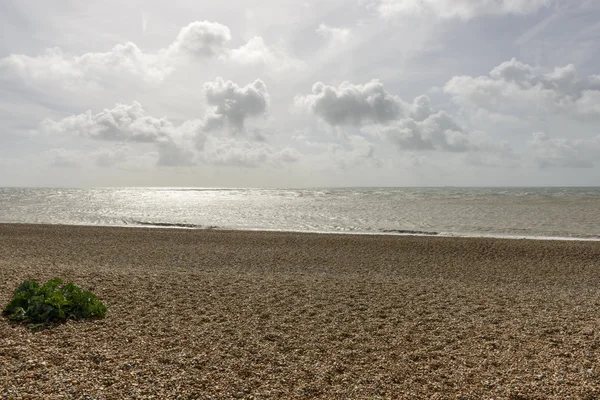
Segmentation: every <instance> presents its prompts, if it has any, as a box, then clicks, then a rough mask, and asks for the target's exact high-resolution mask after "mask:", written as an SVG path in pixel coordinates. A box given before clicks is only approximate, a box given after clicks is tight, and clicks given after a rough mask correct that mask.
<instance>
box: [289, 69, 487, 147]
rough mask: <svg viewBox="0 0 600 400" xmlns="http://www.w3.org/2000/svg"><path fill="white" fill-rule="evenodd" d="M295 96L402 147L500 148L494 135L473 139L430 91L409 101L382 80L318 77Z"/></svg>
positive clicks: (323, 115)
mask: <svg viewBox="0 0 600 400" xmlns="http://www.w3.org/2000/svg"><path fill="white" fill-rule="evenodd" d="M294 101H295V105H296V106H297V107H301V108H308V109H309V110H311V111H312V112H313V114H315V115H316V116H317V117H319V118H320V119H322V120H324V121H325V122H327V123H328V124H329V125H331V126H333V127H339V126H355V127H359V128H361V129H362V131H363V132H364V133H367V134H371V135H375V136H379V137H380V138H382V139H383V140H385V141H388V142H391V143H393V144H394V145H396V147H397V148H398V149H399V150H402V151H432V150H435V151H448V152H469V151H471V152H473V151H478V152H496V151H497V150H498V149H497V148H495V147H494V146H492V144H491V143H490V142H489V141H486V142H482V143H480V144H476V143H473V142H472V140H471V137H470V134H469V132H468V130H467V129H466V128H465V127H463V126H461V124H459V123H458V122H457V121H456V120H455V118H454V117H453V116H452V115H450V114H449V113H448V112H446V111H443V110H434V108H433V107H432V106H431V100H430V99H429V97H427V96H418V97H417V98H415V99H414V101H413V102H412V103H407V102H404V101H403V100H402V99H401V98H400V97H398V96H393V95H391V94H389V93H388V92H387V91H386V90H385V89H384V88H383V85H382V84H381V82H379V81H377V80H373V81H371V82H369V83H367V84H364V85H360V84H359V85H355V84H352V83H349V82H344V83H342V84H341V85H340V86H339V87H338V88H336V87H333V86H327V85H325V84H323V83H321V82H317V83H315V84H314V85H313V94H312V95H308V96H304V97H301V96H297V97H296V98H295V100H294ZM356 137H359V136H356Z"/></svg>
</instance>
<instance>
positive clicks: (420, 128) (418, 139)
mask: <svg viewBox="0 0 600 400" xmlns="http://www.w3.org/2000/svg"><path fill="white" fill-rule="evenodd" d="M380 135H381V136H382V137H384V138H386V139H387V140H389V141H391V142H392V143H394V144H395V145H396V146H397V147H398V148H399V149H401V150H442V151H454V152H464V151H468V150H469V149H472V146H471V144H470V142H469V137H468V135H467V134H466V133H465V131H464V130H463V128H461V127H460V126H459V125H458V124H457V123H456V122H455V121H454V120H453V119H452V117H451V116H450V115H449V114H448V113H446V112H444V111H437V112H435V113H433V114H431V115H429V116H427V117H426V118H425V119H423V120H421V121H420V120H417V119H412V118H406V119H402V120H400V121H397V122H395V123H393V124H391V125H388V126H385V127H383V128H381V130H380Z"/></svg>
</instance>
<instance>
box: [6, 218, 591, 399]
mask: <svg viewBox="0 0 600 400" xmlns="http://www.w3.org/2000/svg"><path fill="white" fill-rule="evenodd" d="M0 274H1V275H2V276H3V278H4V279H2V280H0V306H4V305H5V304H6V303H7V302H8V301H9V298H10V296H11V294H12V292H13V291H14V289H15V288H16V287H17V286H18V284H19V283H21V282H22V281H23V280H25V279H35V280H38V281H46V280H47V279H50V278H53V277H61V278H63V279H65V281H72V282H75V283H77V284H79V285H81V286H82V287H84V288H85V289H89V290H92V291H93V292H94V293H95V294H97V295H98V297H99V298H100V299H101V300H102V301H103V302H105V303H106V304H107V306H108V308H109V311H108V314H107V316H106V318H104V319H102V320H95V321H85V322H84V321H79V322H77V321H71V322H68V323H66V324H63V325H59V326H57V327H56V328H53V329H49V330H44V331H40V332H36V333H31V332H28V331H27V329H26V328H25V327H24V326H22V325H19V324H12V323H9V322H8V321H7V320H6V319H5V318H0V338H2V340H0V397H6V398H25V397H26V398H33V399H38V398H39V399H52V398H57V399H58V398H64V397H67V398H82V397H86V396H87V397H86V398H97V399H101V398H104V399H118V398H124V397H130V398H164V399H175V398H190V399H191V398H247V399H250V398H253V399H276V398H290V399H312V398H321V399H331V398H334V399H337V398H340V399H341V398H352V399H367V398H368V399H372V398H386V399H387V398H390V399H392V398H398V399H410V398H439V399H446V398H448V399H449V398H462V399H479V398H491V397H493V398H532V399H537V398H545V399H564V398H567V397H568V396H572V397H574V398H596V397H598V396H600V389H599V388H600V331H599V330H598V326H600V314H598V310H599V309H600V287H599V286H598V282H600V246H598V245H597V244H596V243H590V242H582V241H541V240H540V241H534V240H508V239H490V238H479V239H475V238H449V237H436V236H427V237H417V236H398V235H318V234H311V233H282V232H251V231H222V230H193V229H144V228H143V227H139V228H138V229H123V228H117V227H112V228H105V227H89V226H64V225H62V226H60V225H24V224H0ZM61 396H63V397H61Z"/></svg>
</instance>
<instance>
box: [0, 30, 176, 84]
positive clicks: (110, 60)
mask: <svg viewBox="0 0 600 400" xmlns="http://www.w3.org/2000/svg"><path fill="white" fill-rule="evenodd" d="M171 71H172V68H171V67H169V66H168V65H167V63H166V60H165V59H164V58H162V57H160V56H159V55H157V54H147V53H143V52H142V51H141V50H140V49H139V48H138V47H137V46H136V45H135V44H134V43H131V42H128V43H125V44H118V45H116V46H114V47H113V48H112V49H111V50H109V51H107V52H104V53H98V52H90V53H85V54H83V55H73V54H69V53H65V52H64V51H63V50H61V49H60V48H59V47H54V48H49V49H46V50H45V51H44V52H43V53H42V54H40V55H38V56H33V57H32V56H28V55H25V54H11V55H9V56H7V57H5V58H2V59H0V73H1V75H2V76H3V78H2V79H3V80H6V81H14V80H18V81H21V82H24V83H26V84H28V85H39V84H44V83H50V84H52V83H56V82H60V84H61V85H62V86H63V88H66V89H68V90H77V89H80V88H82V87H86V86H94V85H95V84H97V82H100V81H102V80H106V79H108V78H109V77H110V78H114V77H115V74H117V73H118V74H127V75H129V76H130V77H136V78H141V79H143V80H146V81H160V80H162V79H163V78H164V77H165V76H166V75H168V74H169V73H170V72H171Z"/></svg>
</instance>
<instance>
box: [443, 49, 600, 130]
mask: <svg viewBox="0 0 600 400" xmlns="http://www.w3.org/2000/svg"><path fill="white" fill-rule="evenodd" d="M444 91H445V92H446V93H448V94H450V95H452V96H453V99H454V101H455V102H456V103H458V104H460V105H461V106H467V107H472V108H475V109H477V108H480V107H484V108H486V109H489V110H492V111H498V112H503V113H507V114H515V113H516V114H519V113H521V114H525V115H537V114H539V113H554V112H559V113H562V114H566V115H569V116H571V117H574V118H583V119H584V118H598V117H600V106H598V100H600V82H599V81H598V79H597V76H590V77H583V78H581V77H579V76H578V74H577V71H576V68H575V66H573V65H567V66H565V67H557V68H554V69H553V70H551V71H548V72H545V71H544V70H542V69H541V68H537V67H532V66H530V65H527V64H524V63H522V62H519V61H517V60H516V59H514V58H513V59H512V60H510V61H507V62H504V63H502V64H500V65H499V66H497V67H496V68H494V69H493V70H492V71H491V72H490V74H489V76H479V77H471V76H455V77H454V78H452V79H451V80H450V81H448V82H447V83H446V85H445V86H444Z"/></svg>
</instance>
